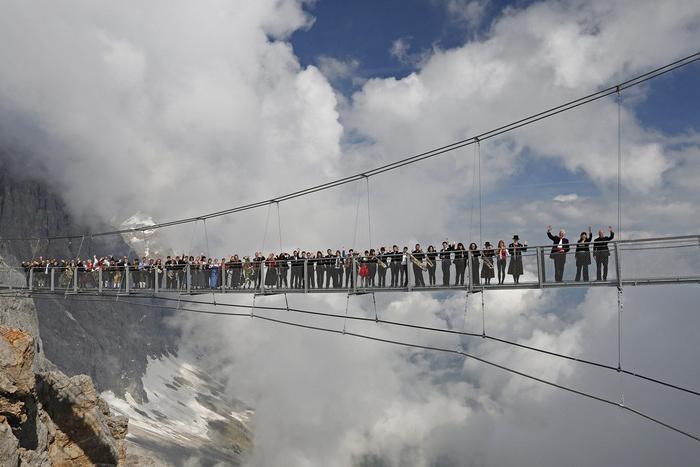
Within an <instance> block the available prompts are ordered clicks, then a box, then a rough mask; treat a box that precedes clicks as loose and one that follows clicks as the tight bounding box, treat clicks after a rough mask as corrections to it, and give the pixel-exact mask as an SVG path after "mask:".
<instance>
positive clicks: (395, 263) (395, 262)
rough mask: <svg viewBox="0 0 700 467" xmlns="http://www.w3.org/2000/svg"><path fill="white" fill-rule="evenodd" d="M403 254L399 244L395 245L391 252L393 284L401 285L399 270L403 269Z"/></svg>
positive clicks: (393, 285) (390, 267)
mask: <svg viewBox="0 0 700 467" xmlns="http://www.w3.org/2000/svg"><path fill="white" fill-rule="evenodd" d="M402 257H403V255H402V254H401V252H400V251H399V246H398V245H394V246H393V247H392V248H391V253H389V259H390V261H391V262H390V263H389V269H390V270H391V286H392V287H398V286H399V270H400V269H401V258H402Z"/></svg>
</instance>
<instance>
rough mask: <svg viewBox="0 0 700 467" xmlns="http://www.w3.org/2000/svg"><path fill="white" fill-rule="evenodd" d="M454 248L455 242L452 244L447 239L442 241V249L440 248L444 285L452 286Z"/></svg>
mask: <svg viewBox="0 0 700 467" xmlns="http://www.w3.org/2000/svg"><path fill="white" fill-rule="evenodd" d="M454 249H455V245H454V243H453V244H452V245H450V244H449V243H447V240H445V241H444V242H442V249H441V250H440V263H441V264H442V285H443V286H444V287H449V286H450V264H452V252H453V251H454Z"/></svg>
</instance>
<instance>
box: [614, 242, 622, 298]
mask: <svg viewBox="0 0 700 467" xmlns="http://www.w3.org/2000/svg"><path fill="white" fill-rule="evenodd" d="M621 256H622V255H621V254H620V244H619V243H617V242H615V274H617V286H618V287H622V266H621V264H620V258H621Z"/></svg>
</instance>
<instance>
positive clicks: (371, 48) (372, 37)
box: [291, 0, 700, 132]
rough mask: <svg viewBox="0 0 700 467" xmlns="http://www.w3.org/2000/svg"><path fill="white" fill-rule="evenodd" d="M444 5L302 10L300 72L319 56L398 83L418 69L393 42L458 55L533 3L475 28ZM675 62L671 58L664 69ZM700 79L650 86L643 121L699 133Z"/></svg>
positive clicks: (518, 4)
mask: <svg viewBox="0 0 700 467" xmlns="http://www.w3.org/2000/svg"><path fill="white" fill-rule="evenodd" d="M445 3H446V0H383V1H379V2H378V1H373V0H356V1H351V2H346V1H340V0H319V1H318V2H315V3H313V4H312V5H310V6H308V8H307V9H308V12H309V13H310V14H311V15H312V16H313V17H314V18H315V21H314V24H313V25H312V26H311V28H309V29H308V30H299V31H297V32H295V33H294V34H293V36H292V38H291V43H292V45H293V46H294V52H295V54H296V55H297V56H298V57H299V60H300V62H301V64H302V66H308V65H317V64H318V63H319V57H322V56H327V57H333V58H336V59H339V60H353V59H354V60H357V61H358V64H359V66H358V68H357V70H356V71H355V76H356V77H358V78H365V79H366V78H374V77H378V78H386V77H395V78H401V77H404V76H406V75H408V74H410V73H411V72H413V71H416V69H417V68H416V65H414V64H410V63H405V62H403V63H402V62H401V61H400V60H399V59H398V58H397V57H395V56H392V54H391V52H390V50H391V46H392V44H393V43H394V41H396V40H398V39H406V40H407V41H408V43H409V44H410V50H409V52H410V53H412V54H419V53H420V52H421V51H424V50H428V49H430V48H432V47H439V48H442V49H449V48H453V47H458V46H461V45H463V44H464V43H465V42H468V41H470V40H478V39H479V37H482V36H483V35H484V34H487V33H488V28H489V26H490V24H491V23H492V22H493V21H494V20H495V19H497V18H498V17H499V16H501V15H502V14H503V12H504V10H507V9H519V8H524V7H526V6H528V5H530V4H532V3H535V2H533V1H531V0H513V1H506V0H492V1H490V2H486V7H485V9H484V16H483V17H482V18H481V20H480V21H479V25H478V27H476V28H474V27H471V25H469V24H467V22H466V21H464V20H460V19H459V18H456V17H455V16H454V15H451V14H450V13H449V12H448V9H447V8H446V7H445ZM674 58H675V57H669V61H671V60H673V59H674ZM659 65H662V64H661V63H660V64H659ZM699 75H700V64H695V65H691V66H689V67H686V68H684V69H682V70H679V71H677V72H674V73H672V74H669V75H667V76H665V77H662V78H659V79H656V80H654V81H653V83H650V84H649V87H650V88H651V89H650V92H649V93H648V99H646V100H645V101H644V102H642V103H641V105H640V106H639V107H638V117H639V118H640V120H641V121H642V122H643V123H644V124H645V125H649V126H653V127H655V128H658V129H660V130H662V131H666V132H676V131H683V130H684V129H690V128H693V127H697V125H698V124H699V123H700V114H699V113H698V111H697V108H698V105H700V87H698V86H697V79H698V76H699ZM600 84H601V85H603V86H607V85H608V84H612V83H600ZM336 86H337V87H338V88H339V89H338V90H339V91H341V92H343V93H345V94H351V93H352V92H353V91H354V90H355V89H356V86H353V85H352V83H349V82H344V83H336ZM587 91H590V90H587V89H582V90H581V93H582V94H583V93H586V92H587ZM536 110H538V109H532V111H536Z"/></svg>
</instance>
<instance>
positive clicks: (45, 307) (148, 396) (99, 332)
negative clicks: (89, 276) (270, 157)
mask: <svg viewBox="0 0 700 467" xmlns="http://www.w3.org/2000/svg"><path fill="white" fill-rule="evenodd" d="M14 167H16V161H15V165H14ZM80 219H82V220H81V221H79V220H78V218H77V217H76V216H75V215H74V214H73V213H71V212H70V210H69V209H68V207H67V206H66V205H65V204H64V203H63V201H62V200H61V197H60V194H59V193H58V192H56V191H55V190H54V189H53V187H50V186H49V185H47V184H45V183H43V182H41V181H40V180H37V179H33V178H27V177H26V176H24V175H23V174H22V173H19V172H17V171H16V170H13V165H12V164H10V163H9V162H8V161H7V160H5V159H3V154H2V151H1V148H0V256H1V257H2V260H3V261H4V262H6V263H8V264H14V265H17V264H19V261H20V260H21V259H22V258H28V257H33V256H44V257H51V256H56V257H74V256H77V254H78V252H79V251H80V252H81V253H80V255H81V256H87V255H92V254H93V253H95V254H98V255H100V254H111V253H117V254H120V255H121V254H124V253H128V252H129V251H130V249H131V248H130V246H129V245H127V243H125V241H124V239H123V238H121V237H111V238H100V239H99V240H98V239H95V241H91V240H90V239H89V238H86V239H85V240H84V241H82V242H81V241H72V242H71V241H66V240H58V241H51V242H47V241H18V240H10V239H12V238H18V237H36V236H40V237H45V236H55V235H66V234H75V233H81V232H86V231H87V229H85V228H84V227H82V226H83V225H85V224H84V223H85V222H90V225H92V226H93V229H95V228H100V230H110V229H111V226H104V228H101V227H100V226H99V221H94V220H93V221H90V220H89V219H86V218H85V217H84V216H83V217H81V218H80ZM95 225H97V226H98V227H94V226H95ZM81 243H82V246H81ZM86 253H87V254H86ZM17 280H18V281H20V282H22V281H23V278H22V277H21V275H20V277H18V278H17ZM73 298H76V299H75V300H73V299H71V298H70V297H64V296H42V297H34V298H21V297H10V296H0V325H6V326H10V327H13V328H16V329H19V330H21V331H23V332H25V333H27V334H28V335H30V336H31V337H32V339H33V344H32V345H33V352H32V358H33V360H34V361H33V368H34V372H35V373H34V374H35V386H34V387H33V389H32V390H31V391H29V393H28V395H27V396H26V397H25V396H22V397H24V399H22V398H20V399H12V398H9V397H8V401H10V402H8V404H9V406H8V407H14V409H13V410H19V412H18V414H19V415H18V416H17V417H16V418H17V419H21V417H22V416H25V417H27V420H29V419H33V420H36V417H35V416H33V415H32V413H31V411H29V412H26V411H25V412H22V410H24V409H23V407H25V406H22V407H20V406H17V405H16V404H17V403H18V402H22V401H23V400H29V401H30V402H33V403H34V404H36V405H37V406H38V405H42V407H44V405H43V403H42V400H44V401H46V402H47V405H46V409H42V410H43V412H42V414H43V415H42V417H43V419H42V420H44V422H43V424H41V423H39V424H37V430H39V431H35V433H36V436H37V439H41V440H46V442H44V441H42V444H41V446H40V445H39V444H37V445H36V446H37V447H39V446H40V447H41V448H42V449H43V447H44V446H45V447H47V452H48V446H49V445H51V446H52V449H53V451H52V452H54V453H55V452H57V451H56V450H57V446H60V445H61V443H64V445H65V446H66V447H67V449H68V451H70V452H71V454H70V455H74V456H78V457H74V458H75V459H78V458H80V455H85V456H87V457H83V458H82V459H83V460H85V461H86V462H87V460H90V461H91V462H93V463H95V461H94V459H95V458H97V457H90V455H93V456H98V454H90V455H88V454H87V453H86V451H85V449H83V448H82V447H81V445H80V444H79V443H78V444H77V448H76V449H74V448H73V447H70V448H69V447H68V446H69V444H71V440H73V438H72V436H78V437H79V438H76V439H82V438H83V437H84V436H85V437H88V438H94V437H95V436H97V438H100V436H101V435H106V434H107V433H108V431H105V430H104V429H103V428H104V426H107V428H108V429H110V424H111V426H112V427H114V428H116V427H117V426H116V425H115V424H114V422H108V421H107V420H110V419H112V420H119V419H118V418H117V419H115V418H114V417H113V416H112V415H109V414H108V413H105V412H102V415H100V410H102V409H107V406H106V404H105V403H104V401H103V400H102V399H101V398H98V397H97V394H104V397H107V398H108V399H109V403H110V405H112V408H111V409H107V410H111V411H112V412H113V413H114V412H118V413H120V414H123V415H128V416H129V418H131V419H133V420H134V424H133V425H132V429H131V430H130V434H129V437H128V439H126V443H127V446H128V450H129V451H130V452H132V453H139V454H143V455H147V456H149V457H153V458H156V459H157V460H156V461H155V464H153V461H147V460H145V458H142V459H140V460H139V462H138V464H137V465H176V466H177V465H184V464H185V463H187V465H218V464H221V463H223V464H225V465H238V464H240V462H241V455H242V454H244V453H245V452H246V451H250V449H252V420H251V415H252V410H251V409H250V408H248V407H246V406H245V405H243V404H241V403H240V402H238V401H236V400H234V399H230V398H228V397H226V396H225V394H223V393H222V389H221V388H220V387H219V386H218V384H219V383H217V382H216V381H214V379H213V378H212V377H211V375H209V372H207V371H206V369H198V368H197V367H196V364H195V365H192V364H191V362H192V361H193V359H189V358H187V357H183V356H180V355H178V353H179V352H178V347H177V343H178V340H179V338H180V336H179V332H178V330H177V328H176V327H172V326H169V323H170V321H171V319H172V317H173V314H172V312H171V311H169V310H164V309H158V308H157V307H138V306H134V305H133V304H127V303H120V302H118V301H114V300H111V301H109V300H107V301H93V300H91V301H80V297H73ZM143 301H144V302H147V300H143ZM158 303H159V302H155V301H154V302H150V303H149V304H150V305H156V304H158ZM66 375H69V376H71V377H69V376H66ZM74 375H77V376H74ZM79 375H87V376H79ZM88 377H89V378H88ZM74 378H77V380H74ZM90 381H91V382H90ZM93 383H94V386H92V385H93ZM79 393H80V394H83V395H82V396H79ZM70 394H72V395H73V396H75V397H74V398H73V399H70V397H69V395H70ZM64 396H65V397H64ZM93 396H94V397H93ZM55 397H58V399H54V398H55ZM42 398H45V399H42ZM12 401H13V402H12ZM60 401H63V402H60ZM66 401H70V403H68V402H66ZM73 402H75V404H76V407H81V408H80V409H79V412H85V413H86V414H90V415H89V416H88V418H89V419H91V420H92V421H94V422H95V423H97V425H94V424H93V425H90V423H88V425H90V426H91V427H92V428H89V429H88V431H84V430H83V428H85V426H84V425H85V423H83V422H79V421H78V420H79V419H80V417H78V418H73V419H70V418H68V419H66V418H65V417H63V415H64V414H65V411H62V409H65V408H66V407H67V406H68V405H71V404H73ZM61 404H63V405H61ZM26 407H31V404H28V405H26ZM95 407H96V409H95V410H93V409H94V408H95ZM47 409H48V410H47ZM51 410H57V411H53V412H52V411H51ZM86 410H87V411H86ZM22 414H24V415H22ZM52 415H53V416H55V417H56V420H54V419H53V418H52ZM13 420H14V419H12V417H8V418H6V419H3V423H6V424H7V427H5V425H2V427H0V438H1V439H5V438H7V440H8V443H9V445H10V446H14V444H13V441H12V438H10V437H7V436H6V435H7V434H9V433H12V434H13V436H14V439H16V442H17V449H19V447H22V444H21V443H22V442H23V441H22V440H21V439H20V438H18V437H17V436H15V432H16V426H14V425H12V423H15V422H13ZM97 420H101V421H99V423H98V422H97ZM61 423H63V424H64V425H61ZM91 423H92V422H91ZM51 424H53V425H51ZM61 426H63V427H64V428H65V430H66V431H64V430H63V429H62V428H61ZM13 427H14V428H13ZM49 427H51V429H50V430H49ZM100 427H101V428H100ZM69 428H70V429H69ZM98 428H99V429H98ZM8 430H9V431H8ZM29 431H31V430H29ZM29 431H27V430H25V432H29ZM45 432H46V433H45ZM91 433H97V435H95V434H91ZM112 434H113V435H115V436H116V435H118V436H121V431H120V430H117V431H116V432H115V433H112ZM45 435H46V436H45ZM114 439H115V440H117V439H118V438H116V437H115V438H114ZM121 441H124V438H122V439H121ZM121 441H120V442H121ZM52 443H53V444H52ZM97 445H99V446H97ZM108 445H109V446H112V447H115V446H116V444H114V443H111V442H107V441H105V442H102V441H101V442H99V443H97V444H96V446H97V447H98V448H99V449H100V450H101V451H100V452H102V454H99V456H102V455H105V456H109V454H104V453H105V452H106V451H105V449H107V450H108V451H110V450H111V451H113V449H112V448H110V447H107V448H106V447H105V446H108ZM26 446H28V447H26ZM26 446H25V447H24V449H28V451H27V454H25V457H26V456H29V455H30V454H29V451H37V452H43V451H42V450H41V449H38V450H37V449H31V446H34V444H31V443H30V444H29V445H26ZM91 446H92V444H91ZM100 446H101V447H100ZM86 449H87V450H88V451H90V449H91V448H88V447H86ZM115 449H116V448H115ZM10 450H12V449H10ZM80 451H82V452H83V454H79V452H80ZM90 452H91V451H90ZM31 455H33V454H31ZM37 455H38V456H39V457H37V458H36V459H43V457H41V456H42V455H41V454H37ZM18 456H19V455H18ZM17 458H18V459H19V461H20V462H22V457H17ZM9 459H10V460H9V461H8V462H14V459H15V458H14V457H11V458H9ZM105 459H106V457H105ZM37 462H39V461H37ZM71 462H72V461H70V462H68V463H66V464H60V463H58V464H54V465H74V464H72V463H71ZM107 464H109V463H107ZM5 465H6V464H5V463H4V462H2V461H0V466H5ZM7 465H16V464H7ZM23 465H42V464H41V463H38V464H37V463H35V464H26V462H25V464H23ZM86 465H87V464H86Z"/></svg>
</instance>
